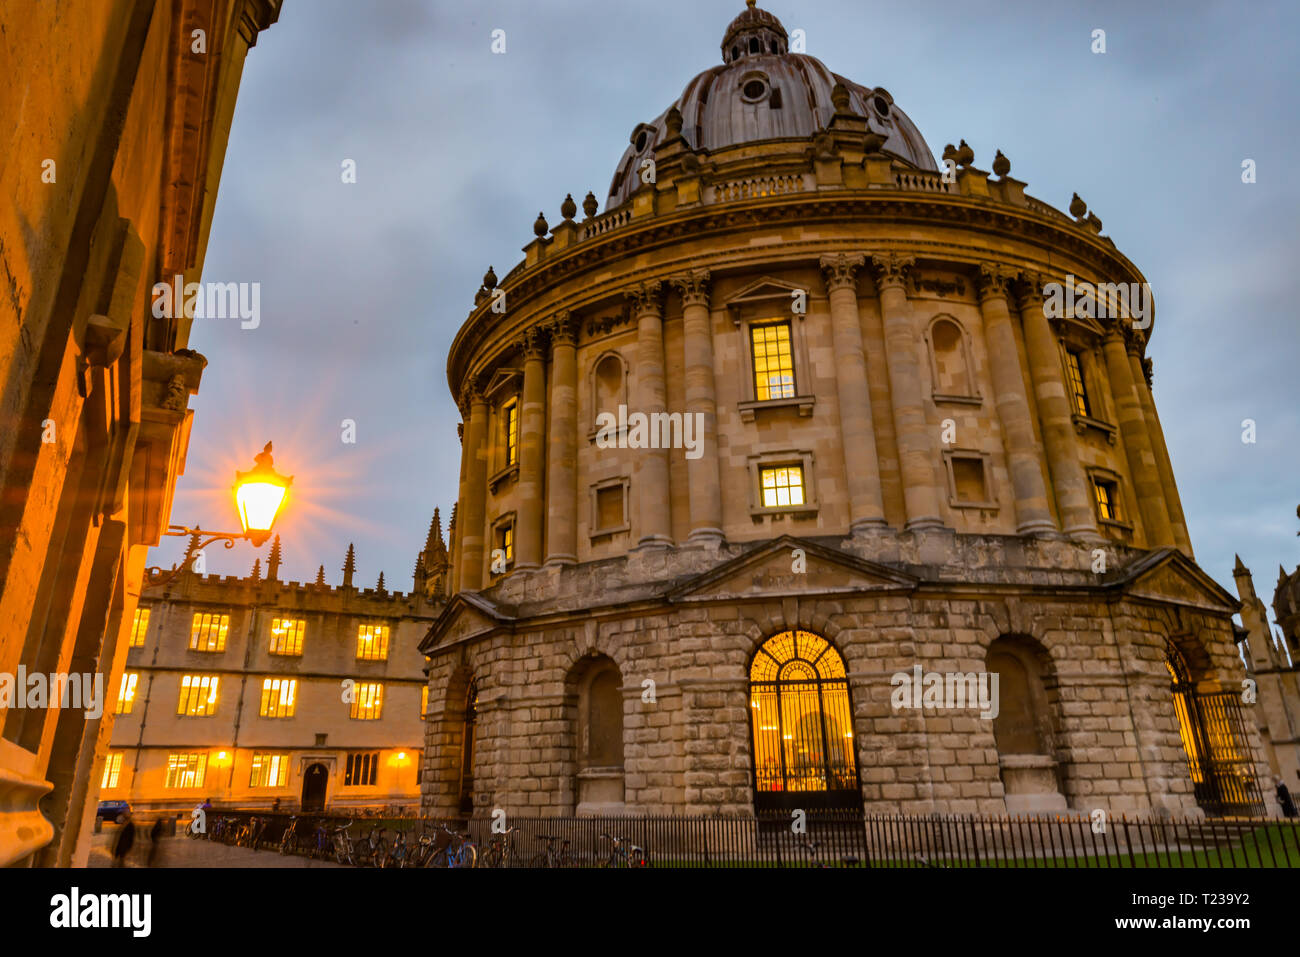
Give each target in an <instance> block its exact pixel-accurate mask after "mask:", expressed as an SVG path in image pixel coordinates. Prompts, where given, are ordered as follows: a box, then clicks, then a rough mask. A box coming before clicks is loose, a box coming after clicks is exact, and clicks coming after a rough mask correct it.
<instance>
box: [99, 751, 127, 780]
mask: <svg viewBox="0 0 1300 957" xmlns="http://www.w3.org/2000/svg"><path fill="white" fill-rule="evenodd" d="M121 773H122V752H121V751H110V752H108V757H107V758H106V759H105V760H104V777H103V779H102V780H101V781H100V782H99V786H100V787H101V788H115V787H117V776H118V775H119V774H121Z"/></svg>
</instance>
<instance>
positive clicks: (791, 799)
mask: <svg viewBox="0 0 1300 957" xmlns="http://www.w3.org/2000/svg"><path fill="white" fill-rule="evenodd" d="M749 705H750V720H751V722H752V727H753V739H754V805H755V808H756V809H757V810H760V811H762V810H777V809H787V808H791V807H803V808H831V807H834V808H847V807H853V808H860V807H861V806H862V792H861V790H860V788H859V787H858V772H857V761H856V759H855V756H854V754H855V753H854V742H853V708H852V705H851V703H850V700H849V682H848V677H847V675H846V674H845V671H844V661H843V659H842V658H840V655H839V652H837V651H836V650H835V649H834V648H833V647H832V646H831V644H830V642H828V641H827V640H826V639H825V638H822V637H820V636H818V635H815V634H813V633H811V632H807V631H783V632H781V633H780V634H778V635H774V636H773V637H771V638H769V639H768V640H767V641H766V642H764V643H763V645H762V647H761V648H759V649H758V651H757V652H755V654H754V660H753V661H752V662H751V664H750V668H749Z"/></svg>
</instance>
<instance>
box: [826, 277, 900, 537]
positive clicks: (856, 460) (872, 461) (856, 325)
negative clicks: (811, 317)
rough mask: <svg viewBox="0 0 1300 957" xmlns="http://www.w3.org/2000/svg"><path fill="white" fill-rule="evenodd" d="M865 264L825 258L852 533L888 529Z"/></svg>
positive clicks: (850, 529) (841, 443)
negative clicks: (861, 283)
mask: <svg viewBox="0 0 1300 957" xmlns="http://www.w3.org/2000/svg"><path fill="white" fill-rule="evenodd" d="M865 264H866V257H865V256H863V255H862V254H861V253H854V254H847V253H835V254H832V255H828V256H822V257H821V259H820V261H819V265H820V266H821V270H822V275H824V276H825V277H826V292H827V296H828V297H829V299H830V310H831V341H832V344H833V347H834V349H835V386H836V392H837V395H838V398H839V407H840V433H841V436H842V439H841V442H840V445H841V447H842V448H843V449H844V471H845V478H846V480H847V487H848V492H849V531H850V532H851V533H856V532H860V531H863V530H865V529H869V528H883V527H885V503H884V497H883V496H882V494H881V490H880V462H879V460H878V459H877V456H876V431H875V429H874V428H873V427H872V423H871V393H870V391H869V387H868V383H867V360H866V354H865V352H864V350H863V348H862V318H861V316H860V315H859V314H858V282H857V271H858V270H859V269H861V268H862V267H863V266H864V265H865Z"/></svg>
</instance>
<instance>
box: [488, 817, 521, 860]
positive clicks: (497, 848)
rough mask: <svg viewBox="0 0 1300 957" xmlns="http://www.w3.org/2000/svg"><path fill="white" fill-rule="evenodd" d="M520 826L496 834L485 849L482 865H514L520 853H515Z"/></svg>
mask: <svg viewBox="0 0 1300 957" xmlns="http://www.w3.org/2000/svg"><path fill="white" fill-rule="evenodd" d="M518 833H519V828H517V827H512V828H510V829H509V830H507V831H505V832H504V833H502V834H495V835H493V836H492V838H491V840H489V841H488V844H487V847H486V848H484V849H483V856H482V857H481V858H480V864H479V866H480V867H514V866H515V861H516V859H517V857H518V855H517V854H516V853H515V835H516V834H518Z"/></svg>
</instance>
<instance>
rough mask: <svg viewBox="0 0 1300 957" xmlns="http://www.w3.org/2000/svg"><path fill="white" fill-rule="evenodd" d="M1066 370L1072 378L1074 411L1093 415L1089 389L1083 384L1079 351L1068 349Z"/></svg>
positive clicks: (1071, 390)
mask: <svg viewBox="0 0 1300 957" xmlns="http://www.w3.org/2000/svg"><path fill="white" fill-rule="evenodd" d="M1065 371H1066V374H1067V375H1068V377H1069V380H1070V396H1071V398H1072V400H1073V402H1074V411H1075V412H1076V413H1078V414H1079V415H1091V414H1092V413H1091V412H1089V411H1088V410H1089V408H1090V406H1089V405H1088V390H1087V388H1086V387H1085V386H1084V384H1083V366H1082V364H1081V363H1080V361H1079V353H1077V352H1070V351H1068V350H1067V351H1066V353H1065Z"/></svg>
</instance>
